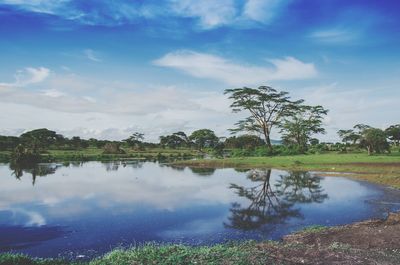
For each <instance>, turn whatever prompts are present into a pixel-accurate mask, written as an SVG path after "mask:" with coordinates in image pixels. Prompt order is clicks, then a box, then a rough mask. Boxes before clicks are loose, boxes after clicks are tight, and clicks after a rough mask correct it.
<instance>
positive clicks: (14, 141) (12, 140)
mask: <svg viewBox="0 0 400 265" xmlns="http://www.w3.org/2000/svg"><path fill="white" fill-rule="evenodd" d="M18 144H20V139H19V138H18V137H15V136H2V135H0V150H1V151H6V150H13V149H14V148H15V147H17V145H18Z"/></svg>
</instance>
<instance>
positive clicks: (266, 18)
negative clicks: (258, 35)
mask: <svg viewBox="0 0 400 265" xmlns="http://www.w3.org/2000/svg"><path fill="white" fill-rule="evenodd" d="M289 2H290V1H289V0H284V1H283V0H248V1H246V3H245V5H244V9H243V16H244V17H245V18H247V19H250V20H254V21H258V22H261V23H269V22H270V21H271V20H272V19H274V18H275V17H276V16H277V15H279V13H280V12H281V9H282V8H284V7H286V6H287V5H288V3H289Z"/></svg>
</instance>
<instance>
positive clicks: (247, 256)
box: [0, 242, 273, 265]
mask: <svg viewBox="0 0 400 265" xmlns="http://www.w3.org/2000/svg"><path fill="white" fill-rule="evenodd" d="M271 261H272V259H271V257H270V256H269V255H265V252H264V251H261V250H260V249H259V248H257V243H256V242H245V243H240V244H239V243H238V244H224V245H215V246H211V247H207V246H203V247H189V246H184V245H163V246H157V245H145V246H142V247H137V248H131V249H127V250H122V249H121V250H118V249H117V250H114V251H112V252H110V253H108V254H106V255H105V256H103V257H100V258H97V259H94V260H92V261H88V262H68V261H63V260H53V259H33V258H29V257H28V256H25V255H19V254H0V265H6V264H7V265H10V264H12V265H50V264H55V265H78V264H80V265H132V264H171V265H174V264H273V263H271Z"/></svg>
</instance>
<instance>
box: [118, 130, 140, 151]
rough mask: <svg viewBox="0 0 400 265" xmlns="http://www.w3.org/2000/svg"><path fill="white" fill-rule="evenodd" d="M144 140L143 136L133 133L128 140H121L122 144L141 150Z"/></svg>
mask: <svg viewBox="0 0 400 265" xmlns="http://www.w3.org/2000/svg"><path fill="white" fill-rule="evenodd" d="M143 140H144V134H143V133H139V132H135V133H133V134H132V135H131V136H129V138H127V139H125V140H122V141H123V142H126V143H127V144H128V146H130V147H134V148H142V145H143V142H142V141H143Z"/></svg>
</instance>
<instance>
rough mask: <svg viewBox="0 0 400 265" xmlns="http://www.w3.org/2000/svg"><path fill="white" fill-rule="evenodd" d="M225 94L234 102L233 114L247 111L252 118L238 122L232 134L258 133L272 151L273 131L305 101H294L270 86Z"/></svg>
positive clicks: (236, 89) (229, 90)
mask: <svg viewBox="0 0 400 265" xmlns="http://www.w3.org/2000/svg"><path fill="white" fill-rule="evenodd" d="M225 94H228V95H229V98H230V99H232V100H233V103H232V104H231V108H232V110H233V112H241V111H247V112H249V113H250V116H248V117H247V118H245V119H244V120H240V121H238V122H237V123H236V124H235V125H237V128H235V129H232V130H231V131H232V132H239V131H247V132H256V133H259V134H261V135H262V136H263V138H264V141H265V143H266V145H267V146H268V148H269V149H270V150H272V144H271V138H270V135H271V131H272V129H273V128H274V127H276V126H279V125H280V124H281V122H282V121H283V119H284V118H285V117H287V116H290V115H292V113H293V112H295V111H296V109H297V107H298V106H299V105H300V104H301V103H302V102H303V100H297V101H292V100H290V97H289V96H288V94H289V93H288V92H284V91H277V90H276V89H274V88H272V87H269V86H260V87H258V88H249V87H243V88H233V89H226V90H225Z"/></svg>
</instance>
